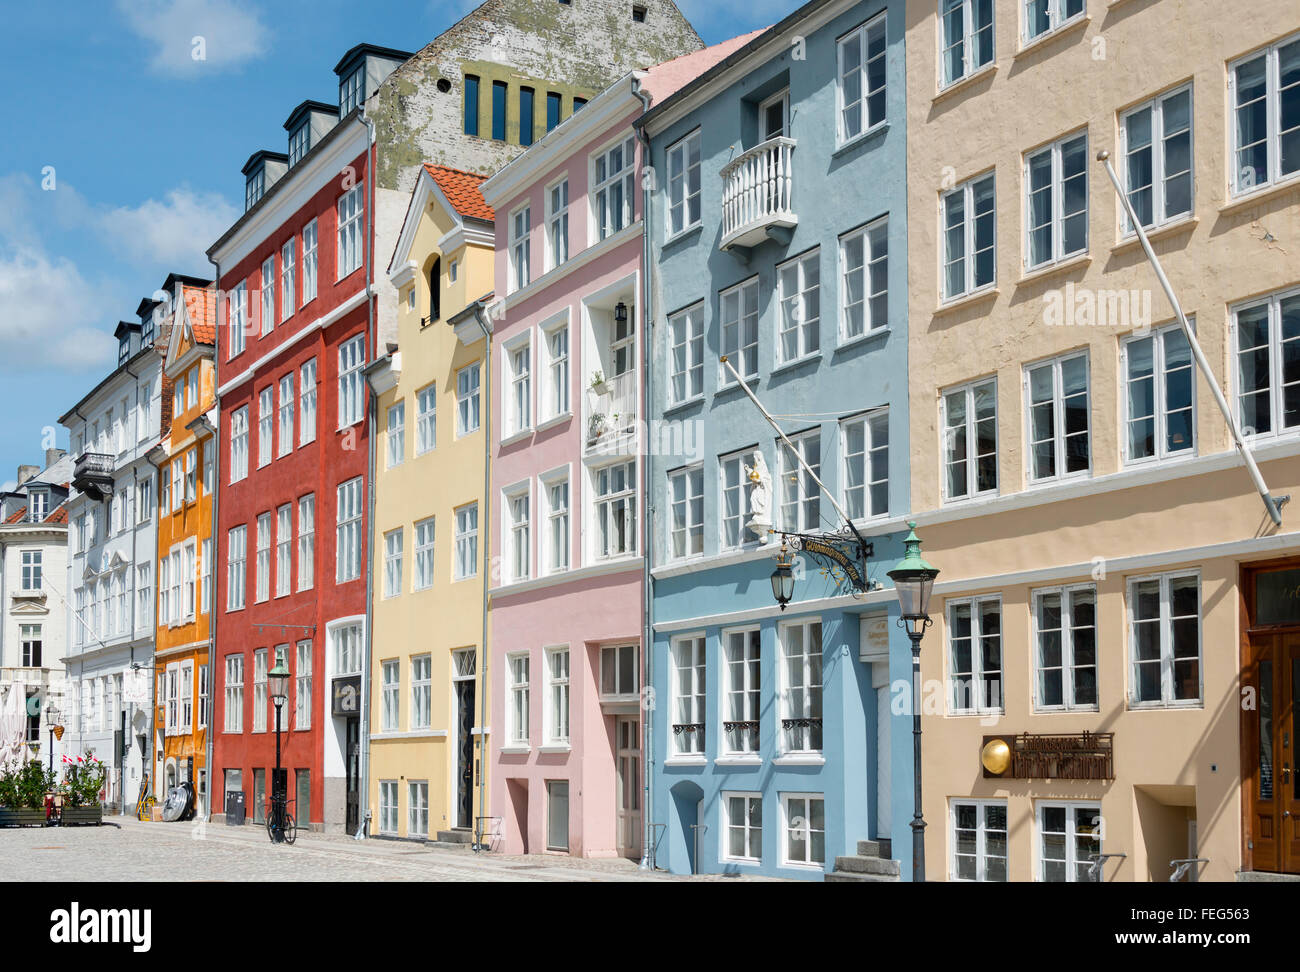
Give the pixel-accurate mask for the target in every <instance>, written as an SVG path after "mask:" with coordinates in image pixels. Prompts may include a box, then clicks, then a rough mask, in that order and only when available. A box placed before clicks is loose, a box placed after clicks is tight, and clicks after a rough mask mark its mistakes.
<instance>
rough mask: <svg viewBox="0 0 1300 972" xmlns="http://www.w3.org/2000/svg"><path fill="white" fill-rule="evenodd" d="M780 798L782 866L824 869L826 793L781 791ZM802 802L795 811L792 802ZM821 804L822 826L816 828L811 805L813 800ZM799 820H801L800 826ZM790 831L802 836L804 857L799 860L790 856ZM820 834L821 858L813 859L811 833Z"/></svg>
mask: <svg viewBox="0 0 1300 972" xmlns="http://www.w3.org/2000/svg"><path fill="white" fill-rule="evenodd" d="M780 797H781V800H780V803H781V864H782V866H784V867H797V868H808V869H811V870H814V871H824V870H826V794H824V793H782V794H780ZM796 801H797V802H799V803H802V804H803V806H802V807H801V808H799V810H798V812H795V807H794V806H793V804H795V803H796ZM814 801H815V802H817V803H820V804H821V805H822V826H821V829H820V830H816V829H814V828H813V826H812V820H811V819H810V818H811V816H812V805H813V802H814ZM799 821H803V824H802V826H800V824H799ZM791 831H798V832H799V833H800V835H801V836H802V838H803V844H804V850H805V852H806V855H807V856H806V859H804V860H802V861H800V860H795V859H794V858H792V857H791V856H790V838H791ZM817 833H819V834H821V835H822V859H821V860H820V861H819V860H815V859H814V857H813V839H812V836H813V834H817Z"/></svg>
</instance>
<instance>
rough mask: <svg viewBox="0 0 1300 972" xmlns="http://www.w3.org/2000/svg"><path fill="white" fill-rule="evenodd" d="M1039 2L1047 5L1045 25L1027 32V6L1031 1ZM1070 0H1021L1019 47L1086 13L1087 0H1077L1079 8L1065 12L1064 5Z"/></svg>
mask: <svg viewBox="0 0 1300 972" xmlns="http://www.w3.org/2000/svg"><path fill="white" fill-rule="evenodd" d="M1036 2H1041V3H1044V4H1046V5H1047V27H1045V28H1044V29H1043V30H1041V31H1039V32H1038V33H1037V34H1031V33H1030V32H1029V6H1030V4H1032V3H1036ZM1070 2H1072V0H1021V2H1020V4H1019V6H1020V47H1021V49H1022V50H1023V49H1024V48H1026V47H1028V46H1029V45H1030V44H1032V43H1034V42H1035V41H1038V40H1041V39H1042V38H1044V37H1047V36H1048V35H1050V34H1054V33H1055V32H1056V31H1058V30H1060V29H1061V28H1062V27H1064V26H1066V25H1067V24H1071V23H1074V21H1076V20H1078V19H1079V18H1081V17H1086V16H1087V15H1088V3H1087V0H1078V2H1079V9H1078V10H1076V11H1075V12H1074V13H1072V14H1066V13H1065V8H1064V5H1065V4H1067V3H1070Z"/></svg>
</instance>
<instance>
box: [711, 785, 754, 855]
mask: <svg viewBox="0 0 1300 972" xmlns="http://www.w3.org/2000/svg"><path fill="white" fill-rule="evenodd" d="M718 797H719V800H718V810H719V815H720V816H721V818H722V820H721V824H722V826H721V828H720V829H721V834H722V839H721V840H720V841H718V850H719V854H720V857H721V859H722V860H723V861H725V862H732V863H737V864H761V863H763V794H761V793H756V792H753V791H747V790H723V791H722V792H721V793H719V794H718ZM733 799H739V800H743V801H744V804H743V813H744V821H743V823H741V824H739V825H736V824H733V823H732V820H731V801H732V800H733ZM754 803H757V804H758V826H757V827H752V826H751V825H750V820H751V817H752V813H753V811H752V809H751V806H752V804H754ZM733 826H739V827H740V829H741V831H742V832H743V834H744V843H745V849H746V850H747V851H753V850H754V847H753V844H754V840H755V837H756V839H757V842H758V848H757V849H758V854H757V856H755V855H753V854H752V853H750V854H742V855H739V856H736V855H733V854H732V853H731V830H732V828H733Z"/></svg>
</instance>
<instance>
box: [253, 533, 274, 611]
mask: <svg viewBox="0 0 1300 972" xmlns="http://www.w3.org/2000/svg"><path fill="white" fill-rule="evenodd" d="M255 567H256V575H255V577H256V582H257V583H256V591H255V593H254V595H253V600H254V602H255V603H258V604H260V603H261V602H262V601H266V600H269V599H270V597H271V514H270V513H259V514H257V559H256V561H255Z"/></svg>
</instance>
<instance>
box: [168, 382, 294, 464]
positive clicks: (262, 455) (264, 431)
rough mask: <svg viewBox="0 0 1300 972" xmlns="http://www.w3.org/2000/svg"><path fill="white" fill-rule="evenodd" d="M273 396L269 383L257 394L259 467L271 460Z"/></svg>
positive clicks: (273, 415)
mask: <svg viewBox="0 0 1300 972" xmlns="http://www.w3.org/2000/svg"><path fill="white" fill-rule="evenodd" d="M273 396H274V390H273V389H272V388H271V386H270V385H267V386H266V387H265V388H263V389H262V391H261V393H260V394H259V395H258V396H257V465H258V467H259V468H261V467H262V466H265V465H267V464H269V463H270V461H271V452H272V442H271V436H272V435H274V428H273V424H272V423H273V422H274V421H275V403H274V402H273V401H272V398H273ZM179 486H180V484H179V483H177V487H178V488H179Z"/></svg>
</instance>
